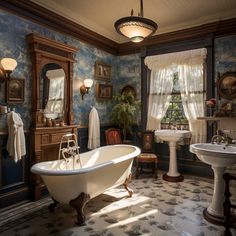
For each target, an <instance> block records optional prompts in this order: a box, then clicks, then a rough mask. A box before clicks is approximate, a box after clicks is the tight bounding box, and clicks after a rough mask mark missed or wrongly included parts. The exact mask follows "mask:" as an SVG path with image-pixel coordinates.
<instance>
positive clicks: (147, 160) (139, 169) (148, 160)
mask: <svg viewBox="0 0 236 236" xmlns="http://www.w3.org/2000/svg"><path fill="white" fill-rule="evenodd" d="M157 163H158V158H157V156H156V154H154V153H141V154H140V155H139V156H137V157H136V165H137V166H136V173H135V178H136V179H138V178H139V176H140V174H141V173H144V171H143V164H147V165H148V164H152V175H153V177H154V178H155V179H157Z"/></svg>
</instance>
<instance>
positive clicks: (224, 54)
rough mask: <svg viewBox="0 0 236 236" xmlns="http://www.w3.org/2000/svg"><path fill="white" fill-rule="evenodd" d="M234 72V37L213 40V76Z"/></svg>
mask: <svg viewBox="0 0 236 236" xmlns="http://www.w3.org/2000/svg"><path fill="white" fill-rule="evenodd" d="M229 71H234V72H236V35H231V36H227V37H222V38H216V39H215V75H216V76H217V73H218V72H219V73H220V74H221V75H222V74H223V73H225V72H229Z"/></svg>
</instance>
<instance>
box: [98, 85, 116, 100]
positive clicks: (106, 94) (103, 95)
mask: <svg viewBox="0 0 236 236" xmlns="http://www.w3.org/2000/svg"><path fill="white" fill-rule="evenodd" d="M112 94H113V86H112V85H108V84H97V85H96V96H97V99H112Z"/></svg>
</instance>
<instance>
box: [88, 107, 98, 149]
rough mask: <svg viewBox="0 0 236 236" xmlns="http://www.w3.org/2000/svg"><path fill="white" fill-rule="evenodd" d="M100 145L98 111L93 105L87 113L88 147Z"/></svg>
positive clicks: (93, 147)
mask: <svg viewBox="0 0 236 236" xmlns="http://www.w3.org/2000/svg"><path fill="white" fill-rule="evenodd" d="M97 147H100V121H99V116H98V112H97V110H96V108H95V107H93V108H92V109H91V111H90V113H89V138H88V149H95V148H97Z"/></svg>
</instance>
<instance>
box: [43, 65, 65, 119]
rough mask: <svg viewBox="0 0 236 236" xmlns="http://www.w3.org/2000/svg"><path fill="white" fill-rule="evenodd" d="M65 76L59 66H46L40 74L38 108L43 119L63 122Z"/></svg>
mask: <svg viewBox="0 0 236 236" xmlns="http://www.w3.org/2000/svg"><path fill="white" fill-rule="evenodd" d="M65 76H66V74H65V71H64V70H63V69H62V68H61V66H60V65H58V64H55V63H49V64H46V65H45V66H44V67H43V68H42V70H41V74H40V107H41V108H42V111H43V115H44V117H45V118H48V119H53V120H56V121H57V122H59V121H60V120H64V115H65V106H66V99H65V98H66V77H65Z"/></svg>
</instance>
